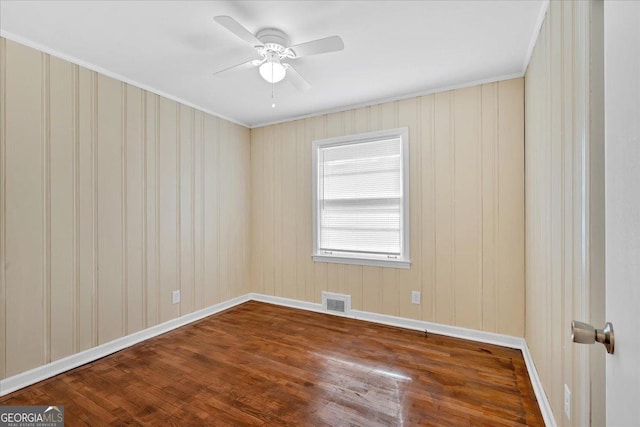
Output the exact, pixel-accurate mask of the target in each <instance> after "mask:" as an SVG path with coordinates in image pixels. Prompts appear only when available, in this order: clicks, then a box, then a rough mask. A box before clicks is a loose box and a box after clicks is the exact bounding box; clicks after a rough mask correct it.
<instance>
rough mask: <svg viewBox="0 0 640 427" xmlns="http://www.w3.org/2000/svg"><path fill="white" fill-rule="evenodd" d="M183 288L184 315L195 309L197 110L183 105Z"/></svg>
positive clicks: (181, 153) (181, 180) (181, 260)
mask: <svg viewBox="0 0 640 427" xmlns="http://www.w3.org/2000/svg"><path fill="white" fill-rule="evenodd" d="M179 158H180V200H179V203H180V263H181V264H180V290H181V303H180V311H181V314H185V313H190V312H192V311H193V310H194V304H193V297H194V291H195V289H194V274H193V273H194V253H193V240H194V239H193V197H194V194H193V178H194V177H193V172H194V170H193V163H194V162H193V109H192V108H190V107H185V106H180V157H179Z"/></svg>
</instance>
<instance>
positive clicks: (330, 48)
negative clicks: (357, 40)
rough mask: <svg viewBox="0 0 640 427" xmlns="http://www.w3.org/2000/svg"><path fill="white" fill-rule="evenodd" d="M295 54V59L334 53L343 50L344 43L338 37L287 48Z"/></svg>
mask: <svg viewBox="0 0 640 427" xmlns="http://www.w3.org/2000/svg"><path fill="white" fill-rule="evenodd" d="M289 49H291V50H292V51H293V53H295V54H296V58H301V57H303V56H310V55H319V54H321V53H329V52H335V51H338V50H342V49H344V43H343V42H342V39H341V38H340V36H331V37H326V38H324V39H318V40H313V41H310V42H306V43H300V44H297V45H295V46H291V47H289Z"/></svg>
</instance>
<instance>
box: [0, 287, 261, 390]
mask: <svg viewBox="0 0 640 427" xmlns="http://www.w3.org/2000/svg"><path fill="white" fill-rule="evenodd" d="M249 299H250V297H249V294H245V295H242V296H239V297H236V298H232V299H230V300H227V301H223V302H221V303H219V304H215V305H212V306H210V307H207V308H204V309H202V310H198V311H194V312H193V313H189V314H185V315H184V316H181V317H178V318H176V319H172V320H169V321H167V322H164V323H161V324H159V325H155V326H152V327H150V328H147V329H144V330H142V331H138V332H135V333H133V334H131V335H127V336H124V337H122V338H118V339H115V340H113V341H110V342H108V343H104V344H101V345H99V346H96V347H93V348H90V349H88V350H85V351H81V352H80V353H76V354H72V355H71V356H68V357H65V358H63V359H59V360H56V361H55V362H51V363H47V364H46V365H42V366H38V367H37V368H34V369H31V370H29V371H25V372H21V373H19V374H16V375H13V376H11V377H8V378H5V379H3V380H0V396H4V395H6V394H9V393H12V392H14V391H16V390H19V389H21V388H24V387H27V386H29V385H32V384H35V383H37V382H40V381H42V380H46V379H47V378H51V377H53V376H55V375H58V374H61V373H62V372H66V371H68V370H71V369H73V368H77V367H78V366H82V365H85V364H87V363H91V362H93V361H95V360H98V359H100V358H102V357H105V356H108V355H110V354H112V353H115V352H116V351H120V350H122V349H125V348H127V347H130V346H132V345H134V344H137V343H139V342H142V341H145V340H147V339H149V338H153V337H155V336H158V335H161V334H164V333H165V332H169V331H171V330H173V329H176V328H179V327H180V326H184V325H187V324H189V323H192V322H195V321H196V320H200V319H203V318H205V317H207V316H210V315H212V314H215V313H218V312H220V311H223V310H226V309H228V308H231V307H233V306H236V305H238V304H242V303H243V302H246V301H249Z"/></svg>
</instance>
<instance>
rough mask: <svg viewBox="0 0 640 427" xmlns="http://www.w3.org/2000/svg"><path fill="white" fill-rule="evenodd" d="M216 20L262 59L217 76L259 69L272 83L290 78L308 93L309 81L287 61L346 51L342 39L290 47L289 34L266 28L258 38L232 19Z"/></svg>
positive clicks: (324, 40)
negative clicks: (247, 69)
mask: <svg viewBox="0 0 640 427" xmlns="http://www.w3.org/2000/svg"><path fill="white" fill-rule="evenodd" d="M213 19H214V20H215V21H216V22H217V23H218V24H220V25H222V26H223V27H225V28H226V29H227V30H229V31H231V32H232V33H233V34H235V35H236V36H237V37H239V38H240V39H242V40H243V41H245V42H247V43H249V44H250V45H251V46H252V47H253V48H254V49H255V50H256V52H257V54H258V55H259V56H260V57H261V58H260V59H254V60H250V61H247V62H243V63H241V64H238V65H234V66H232V67H229V68H225V69H223V70H220V71H217V72H215V73H214V75H219V74H222V73H227V72H229V71H237V70H241V69H245V68H252V67H258V71H259V72H260V75H261V76H262V78H263V79H265V80H266V81H267V82H269V83H272V84H274V83H277V82H279V81H281V80H282V79H284V78H285V76H289V80H290V82H291V83H292V84H293V85H294V86H295V87H296V88H297V89H298V90H307V89H309V88H310V87H311V85H310V84H309V82H307V81H306V80H305V79H304V77H302V76H301V75H300V74H299V73H298V72H297V71H296V69H295V68H293V66H292V65H291V64H290V63H288V62H283V61H288V60H291V59H297V58H302V57H303V56H311V55H319V54H321V53H328V52H336V51H339V50H342V49H344V43H343V42H342V39H341V38H340V37H339V36H331V37H326V38H323V39H318V40H313V41H310V42H306V43H301V44H297V45H294V46H289V39H288V37H287V35H286V34H285V33H283V32H282V31H280V30H278V29H275V28H266V29H264V30H261V31H259V32H258V33H257V34H255V35H254V34H253V33H251V32H250V31H249V30H247V29H246V28H245V27H243V26H242V25H241V24H240V23H238V21H236V20H235V19H233V18H232V17H230V16H216V17H214V18H213Z"/></svg>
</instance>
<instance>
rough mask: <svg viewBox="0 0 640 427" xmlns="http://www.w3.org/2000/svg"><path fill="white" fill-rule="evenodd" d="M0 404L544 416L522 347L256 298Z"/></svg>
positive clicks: (294, 417) (160, 414)
mask: <svg viewBox="0 0 640 427" xmlns="http://www.w3.org/2000/svg"><path fill="white" fill-rule="evenodd" d="M0 404H2V405H22V404H25V405H29V404H39V405H64V406H65V419H66V425H67V426H80V425H91V426H97V425H175V426H209V425H211V426H243V425H254V426H263V425H264V426H273V425H308V426H323V425H327V426H396V425H404V426H409V425H434V426H436V425H437V426H448V425H452V426H454V425H455V426H459V425H462V426H468V425H474V426H475V425H487V426H503V425H505V426H515V425H540V426H542V425H544V423H543V421H542V416H541V414H540V411H539V409H538V406H537V403H536V398H535V396H534V393H533V389H532V387H531V383H530V381H529V376H528V374H527V370H526V367H525V364H524V360H523V358H522V354H521V352H520V351H519V350H513V349H507V348H503V347H498V346H493V345H488V344H479V343H474V342H470V341H465V340H460V339H455V338H447V337H443V336H439V335H433V334H429V335H428V336H425V334H424V333H422V332H416V331H408V330H404V329H399V328H393V327H387V326H381V325H376V324H372V323H367V322H362V321H357V320H353V319H346V318H340V317H336V316H330V315H325V314H319V313H311V312H306V311H301V310H295V309H290V308H284V307H279V306H275V305H270V304H264V303H259V302H254V301H252V302H248V303H245V304H242V305H240V306H237V307H235V308H232V309H230V310H227V311H225V312H223V313H219V314H216V315H214V316H211V317H208V318H206V319H204V320H201V321H199V322H197V323H193V324H191V325H188V326H185V327H182V328H180V329H177V330H174V331H172V332H169V333H167V334H164V335H161V336H159V337H156V338H153V339H150V340H148V341H145V342H143V343H140V344H137V345H135V346H133V347H130V348H128V349H126V350H123V351H120V352H118V353H115V354H113V355H111V356H108V357H105V358H103V359H101V360H98V361H96V362H94V363H91V364H88V365H85V366H82V367H80V368H77V369H74V370H72V371H69V372H67V373H64V374H61V375H58V376H56V377H54V378H50V379H48V380H45V381H43V382H41V383H38V384H35V385H33V386H30V387H27V388H25V389H22V390H19V391H17V392H15V393H12V394H10V395H7V396H4V397H2V398H0Z"/></svg>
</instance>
